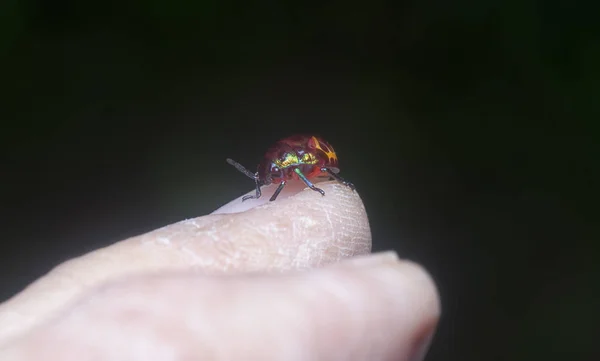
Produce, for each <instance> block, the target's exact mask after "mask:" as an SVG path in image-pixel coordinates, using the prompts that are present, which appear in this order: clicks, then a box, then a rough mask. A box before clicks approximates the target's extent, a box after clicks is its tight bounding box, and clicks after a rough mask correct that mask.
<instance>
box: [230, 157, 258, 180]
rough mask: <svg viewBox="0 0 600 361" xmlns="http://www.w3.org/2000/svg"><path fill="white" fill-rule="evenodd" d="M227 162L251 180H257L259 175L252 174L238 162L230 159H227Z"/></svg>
mask: <svg viewBox="0 0 600 361" xmlns="http://www.w3.org/2000/svg"><path fill="white" fill-rule="evenodd" d="M226 160H227V163H229V164H231V165H232V166H234V167H235V169H237V170H239V171H240V172H242V173H244V174H245V175H247V176H248V177H249V178H252V179H256V178H257V177H258V175H257V174H254V173H252V172H250V171H249V170H248V169H246V168H245V167H244V166H243V165H241V164H240V163H238V162H236V161H235V160H233V159H230V158H227V159H226Z"/></svg>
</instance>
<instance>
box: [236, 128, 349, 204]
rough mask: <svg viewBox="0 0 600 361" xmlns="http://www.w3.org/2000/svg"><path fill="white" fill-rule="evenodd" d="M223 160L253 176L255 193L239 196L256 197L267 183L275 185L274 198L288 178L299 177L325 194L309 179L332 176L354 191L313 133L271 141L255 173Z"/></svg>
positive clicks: (329, 150)
mask: <svg viewBox="0 0 600 361" xmlns="http://www.w3.org/2000/svg"><path fill="white" fill-rule="evenodd" d="M227 163H229V164H231V165H232V166H234V167H236V168H237V169H238V170H239V171H240V172H242V173H244V174H245V175H247V176H248V177H250V178H252V179H254V182H255V184H256V194H255V195H247V196H244V197H243V198H242V201H245V200H247V199H250V198H255V199H258V198H260V196H261V195H262V193H261V191H260V187H261V186H264V185H269V184H271V183H275V184H279V186H278V187H277V189H276V190H275V193H273V196H271V198H270V199H269V200H270V201H274V200H275V199H276V198H277V196H278V195H279V193H281V190H282V189H283V187H285V184H286V183H287V181H288V180H291V179H301V180H302V181H303V182H304V183H305V184H306V185H307V186H308V187H309V188H310V189H312V190H314V191H317V192H319V193H321V195H325V191H323V190H322V189H321V188H317V187H315V185H314V184H312V182H311V181H310V180H309V178H315V177H323V176H327V177H332V178H334V179H335V180H337V181H338V182H340V183H342V184H344V185H347V186H348V187H350V188H351V189H353V190H354V185H353V184H352V183H350V182H347V181H345V180H344V179H343V178H342V177H340V176H339V175H338V173H339V172H340V169H339V168H338V158H337V155H336V154H335V151H334V150H333V147H332V146H331V145H330V144H329V143H327V142H326V141H325V140H323V139H322V138H319V137H315V136H305V135H294V136H291V137H288V138H285V139H281V140H280V141H278V142H277V143H275V144H274V145H273V146H272V147H271V148H269V150H268V151H267V153H266V154H265V156H264V157H263V159H262V161H261V162H260V163H259V164H258V170H257V172H256V173H252V172H250V171H249V170H248V169H246V168H244V167H243V166H242V165H241V164H239V163H238V162H236V161H234V160H232V159H229V158H227Z"/></svg>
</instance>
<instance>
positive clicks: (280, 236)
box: [213, 181, 371, 268]
mask: <svg viewBox="0 0 600 361" xmlns="http://www.w3.org/2000/svg"><path fill="white" fill-rule="evenodd" d="M316 185H317V186H318V187H319V188H320V189H322V190H323V191H324V193H325V195H324V196H323V195H321V194H320V193H319V192H317V191H314V190H312V189H310V188H307V187H306V186H305V185H304V184H303V183H301V182H290V184H288V185H286V188H284V191H283V192H282V193H281V194H280V197H279V198H277V199H276V200H275V201H272V202H270V201H269V196H270V194H271V191H272V190H274V188H273V187H270V188H269V187H264V188H263V196H262V197H261V198H260V199H250V200H247V201H245V202H242V201H241V197H240V198H238V199H236V200H234V201H232V202H230V203H228V204H227V205H225V206H223V207H221V208H220V209H218V210H216V211H215V212H213V214H215V213H216V214H224V213H229V217H228V221H229V222H231V223H232V226H231V227H232V229H233V232H232V234H237V235H241V236H243V238H244V239H255V240H256V239H258V240H259V241H258V242H253V243H252V244H257V243H262V245H263V246H267V247H269V248H273V250H272V251H274V252H275V253H277V254H282V253H289V252H293V254H291V256H292V259H291V260H290V262H287V264H288V265H289V264H290V263H291V265H292V268H307V267H308V268H310V267H314V266H319V265H324V264H328V263H331V262H335V261H339V260H341V259H343V258H346V257H350V256H355V255H361V254H367V253H370V251H371V230H370V226H369V221H368V217H367V213H366V210H365V207H364V205H363V203H362V200H361V198H360V196H359V195H358V193H357V192H356V191H354V190H352V189H351V188H350V187H348V186H345V185H343V184H340V183H338V182H335V181H330V182H321V183H318V184H316ZM260 240H262V241H263V242H260ZM265 242H266V243H265Z"/></svg>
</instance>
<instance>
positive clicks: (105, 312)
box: [0, 182, 440, 361]
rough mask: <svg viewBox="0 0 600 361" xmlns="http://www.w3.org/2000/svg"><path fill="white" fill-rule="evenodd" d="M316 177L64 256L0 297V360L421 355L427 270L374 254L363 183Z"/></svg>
mask: <svg viewBox="0 0 600 361" xmlns="http://www.w3.org/2000/svg"><path fill="white" fill-rule="evenodd" d="M319 187H320V188H322V189H323V190H324V191H325V193H326V195H325V197H322V196H321V195H320V194H319V193H317V192H314V191H312V190H310V189H305V187H304V186H303V185H302V184H301V183H300V182H290V183H289V184H288V185H287V186H286V188H285V189H284V191H283V192H282V193H281V195H280V196H279V198H278V199H277V200H276V201H275V202H269V201H268V199H269V197H270V195H271V193H272V192H273V191H274V189H275V187H274V186H269V187H263V197H262V198H261V199H259V200H248V201H246V202H243V203H242V202H241V197H240V198H238V199H236V200H233V201H232V202H230V203H228V204H226V205H225V206H223V207H221V208H219V209H218V210H216V211H215V212H213V213H212V214H210V215H207V216H203V217H198V218H194V219H189V220H185V221H182V222H179V223H176V224H172V225H169V226H166V227H163V228H161V229H158V230H155V231H152V232H149V233H147V234H144V235H141V236H138V237H133V238H130V239H127V240H124V241H121V242H118V243H116V244H114V245H111V246H109V247H106V248H103V249H99V250H96V251H94V252H91V253H89V254H86V255H83V256H81V257H79V258H75V259H72V260H70V261H67V262H65V263H63V264H61V265H59V266H58V267H56V268H55V269H53V270H51V271H50V272H49V273H48V274H47V275H45V276H44V277H42V278H40V279H39V280H37V281H36V282H34V283H33V284H31V285H30V286H29V287H27V288H26V289H25V290H23V291H22V292H21V293H19V294H17V295H15V296H14V297H13V298H12V299H10V300H8V301H7V302H5V303H3V304H1V305H0V359H1V360H3V361H10V360H42V359H43V360H48V361H52V360H69V361H70V360H73V361H75V360H77V361H82V360H173V361H174V360H182V361H183V360H185V361H187V360H283V361H285V360H294V361H295V360H298V361H301V360H345V361H352V360H374V361H377V360H408V361H417V360H421V359H422V358H423V355H424V353H425V351H426V349H427V347H428V344H429V342H430V340H431V337H432V335H433V333H434V331H435V328H436V325H437V322H438V319H439V315H440V303H439V297H438V293H437V290H436V287H435V285H434V283H433V281H432V280H431V278H430V277H429V275H428V274H427V273H426V272H425V271H424V270H423V269H422V268H421V267H420V266H418V265H416V264H414V263H411V262H408V261H402V260H399V259H398V257H397V255H396V254H395V253H393V252H387V253H383V254H379V255H369V253H370V250H371V233H370V229H369V223H368V220H367V215H366V211H365V208H364V206H363V204H362V202H361V200H360V197H359V196H358V193H357V192H353V191H351V190H350V189H349V188H348V187H345V186H343V185H340V184H338V183H337V182H325V183H320V184H319ZM251 193H252V192H249V194H251ZM347 258H349V259H347Z"/></svg>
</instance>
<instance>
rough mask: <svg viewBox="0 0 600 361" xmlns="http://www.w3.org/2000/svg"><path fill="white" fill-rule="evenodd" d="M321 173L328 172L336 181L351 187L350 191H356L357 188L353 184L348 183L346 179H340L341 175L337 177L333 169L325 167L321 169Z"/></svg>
mask: <svg viewBox="0 0 600 361" xmlns="http://www.w3.org/2000/svg"><path fill="white" fill-rule="evenodd" d="M321 171H323V172H327V173H328V174H329V175H330V176H332V177H333V178H334V179H335V180H336V181H338V182H340V183H342V184H343V185H346V186H348V187H350V189H352V190H355V189H356V187H355V186H354V184H352V183H350V182H348V181H347V180H345V179H344V178H342V177H340V176H339V175H337V174H336V173H334V172H333V171H332V170H331V169H329V168H325V167H324V168H321Z"/></svg>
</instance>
